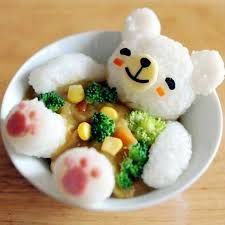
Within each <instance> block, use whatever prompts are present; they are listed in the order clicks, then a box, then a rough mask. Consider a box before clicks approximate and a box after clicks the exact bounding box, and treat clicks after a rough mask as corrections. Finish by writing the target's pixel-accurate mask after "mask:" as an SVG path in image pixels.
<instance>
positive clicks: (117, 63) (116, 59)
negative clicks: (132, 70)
mask: <svg viewBox="0 0 225 225" xmlns="http://www.w3.org/2000/svg"><path fill="white" fill-rule="evenodd" d="M113 63H114V64H116V65H117V66H122V65H123V64H124V61H123V60H122V59H120V58H115V59H114V61H113Z"/></svg>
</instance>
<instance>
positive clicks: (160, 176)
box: [142, 122, 192, 188]
mask: <svg viewBox="0 0 225 225" xmlns="http://www.w3.org/2000/svg"><path fill="white" fill-rule="evenodd" d="M149 151H150V153H149V160H148V162H147V163H146V164H145V166H144V170H143V174H142V179H143V181H144V183H145V184H147V185H148V186H150V187H154V188H163V187H166V186H169V185H171V184H172V183H174V182H175V181H176V180H177V178H178V177H179V176H180V175H181V174H182V173H183V171H184V170H185V169H186V168H187V166H188V164H189V160H190V158H191V154H192V144H191V136H190V135H189V134H188V132H187V131H186V130H185V128H184V127H183V126H182V125H181V124H180V123H179V122H168V124H167V127H166V128H165V130H164V131H163V132H162V133H161V134H160V135H159V137H158V138H157V139H156V142H155V143H154V144H153V145H152V147H151V148H150V150H149Z"/></svg>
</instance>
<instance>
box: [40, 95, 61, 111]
mask: <svg viewBox="0 0 225 225" xmlns="http://www.w3.org/2000/svg"><path fill="white" fill-rule="evenodd" d="M38 100H39V101H42V102H44V104H45V106H46V107H47V108H48V109H51V110H52V111H53V112H58V111H59V109H60V108H61V107H62V106H63V105H64V103H65V101H64V99H63V98H62V97H61V96H60V95H58V94H57V93H56V92H55V91H51V92H47V93H44V94H40V95H38Z"/></svg>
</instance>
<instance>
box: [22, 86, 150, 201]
mask: <svg viewBox="0 0 225 225" xmlns="http://www.w3.org/2000/svg"><path fill="white" fill-rule="evenodd" d="M79 84H82V85H83V86H84V87H85V86H86V85H87V82H80V83H79ZM68 88H69V85H68V86H65V87H61V88H60V89H58V90H57V92H58V93H59V94H60V95H61V96H63V97H64V99H65V104H64V106H63V107H62V108H61V109H60V111H59V114H60V115H62V116H63V117H64V118H65V119H66V121H67V128H68V131H67V137H66V142H65V143H64V144H63V145H62V146H60V147H59V148H58V149H57V150H56V151H55V154H54V155H53V156H52V158H51V162H52V163H53V162H54V160H55V159H56V158H57V157H58V156H59V155H60V154H62V153H63V152H64V151H66V150H68V149H70V148H74V147H81V146H88V147H94V148H95V149H96V150H97V151H99V152H101V153H102V154H104V155H105V156H106V157H107V158H108V159H109V160H110V162H111V163H112V165H113V168H114V171H115V173H116V172H117V171H119V169H120V164H121V162H122V161H123V159H124V158H125V157H126V155H127V152H128V149H127V148H126V147H125V148H122V149H121V150H120V152H119V153H117V154H116V156H115V157H113V156H111V155H109V154H107V153H105V152H102V151H101V145H102V143H99V142H97V141H82V140H81V139H80V138H79V136H78V133H77V127H78V125H79V124H80V123H81V122H84V121H85V122H90V118H91V117H92V115H93V113H94V112H99V111H100V109H101V108H102V107H103V106H113V108H114V109H115V110H116V111H117V113H118V115H119V118H118V120H117V121H122V120H123V119H124V118H125V115H126V114H127V113H128V112H129V111H131V109H130V108H129V107H127V106H126V105H125V104H124V103H122V102H118V103H116V104H110V103H100V104H93V105H92V104H88V105H87V109H86V111H85V112H81V111H79V110H78V109H77V107H76V104H73V103H70V102H69V101H67V92H68ZM34 97H36V93H35V92H34V90H33V89H32V88H31V87H30V88H29V89H28V91H27V93H26V97H25V99H32V98H34ZM117 123H118V122H117ZM117 123H116V124H117ZM151 190H152V188H150V187H148V186H146V185H145V184H144V183H143V181H142V180H141V179H139V180H137V181H135V182H134V186H133V187H132V188H130V189H121V188H119V187H118V186H117V185H116V187H115V188H114V191H113V196H114V197H117V198H130V197H134V196H138V195H142V194H144V193H146V192H149V191H151Z"/></svg>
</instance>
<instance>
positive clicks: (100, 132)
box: [91, 112, 115, 142]
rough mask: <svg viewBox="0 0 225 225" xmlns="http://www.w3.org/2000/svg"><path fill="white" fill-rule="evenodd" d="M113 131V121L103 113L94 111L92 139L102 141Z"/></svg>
mask: <svg viewBox="0 0 225 225" xmlns="http://www.w3.org/2000/svg"><path fill="white" fill-rule="evenodd" d="M114 131H115V122H114V121H113V120H112V119H111V118H109V117H108V116H106V115H105V114H104V113H102V112H100V113H94V114H93V116H92V127H91V134H92V139H95V140H97V141H98V142H103V141H104V139H105V138H106V137H107V136H110V135H111V134H112V133H113V132H114Z"/></svg>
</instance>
